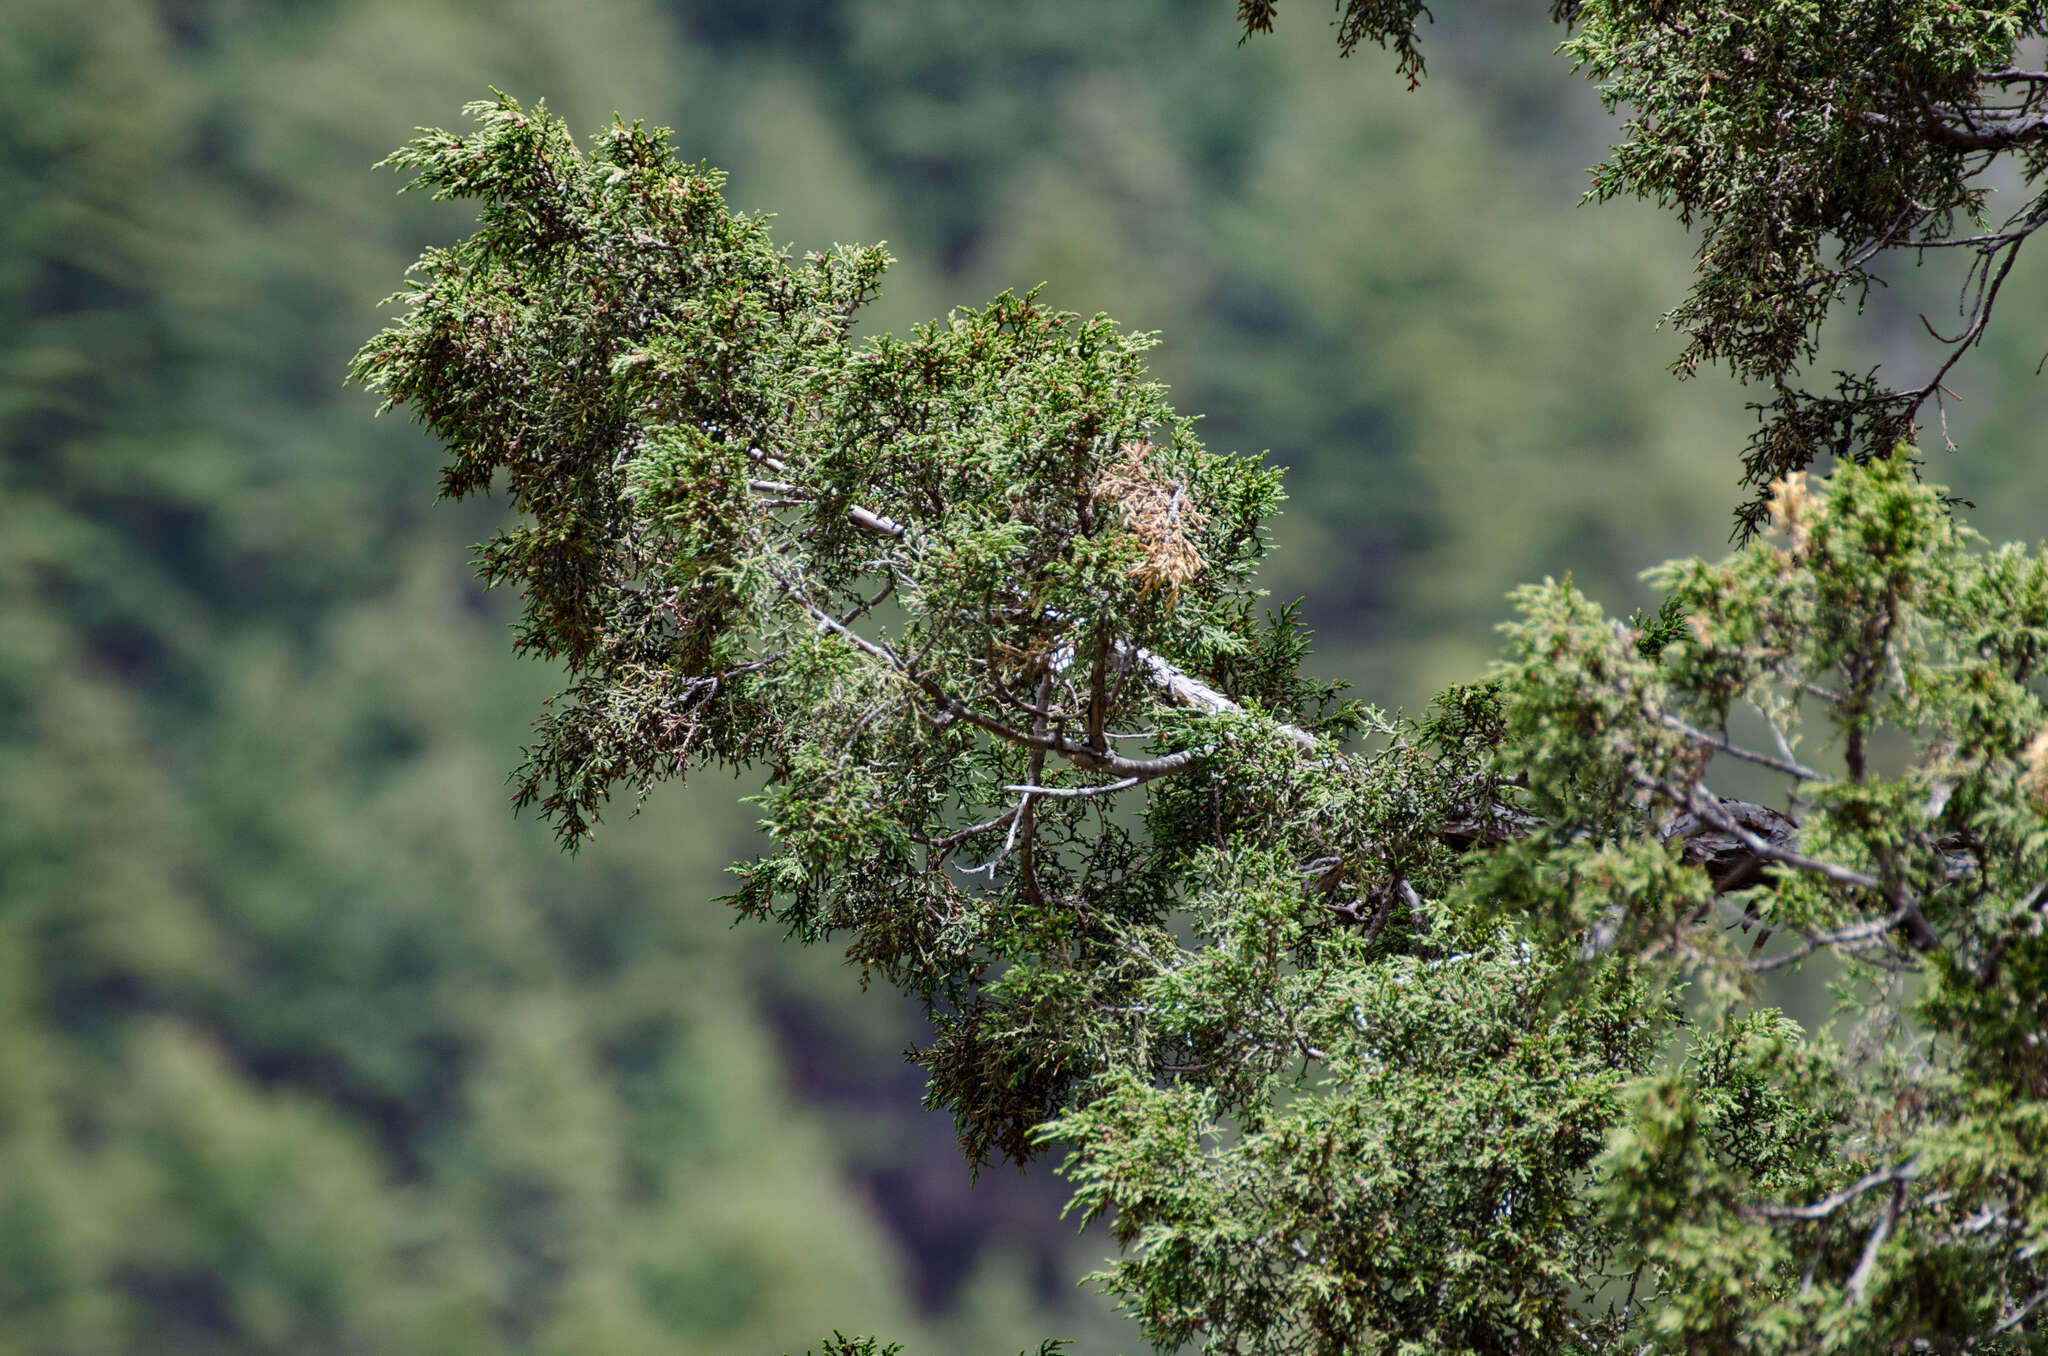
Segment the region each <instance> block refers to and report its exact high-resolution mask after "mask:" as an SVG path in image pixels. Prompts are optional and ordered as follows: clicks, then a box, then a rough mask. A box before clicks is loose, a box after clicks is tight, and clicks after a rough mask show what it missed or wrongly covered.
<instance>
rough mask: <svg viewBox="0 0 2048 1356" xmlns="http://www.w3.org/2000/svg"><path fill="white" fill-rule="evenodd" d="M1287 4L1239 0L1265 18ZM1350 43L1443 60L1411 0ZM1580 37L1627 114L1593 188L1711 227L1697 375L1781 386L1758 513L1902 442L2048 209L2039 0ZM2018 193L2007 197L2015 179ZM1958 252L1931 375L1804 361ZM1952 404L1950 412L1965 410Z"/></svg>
mask: <svg viewBox="0 0 2048 1356" xmlns="http://www.w3.org/2000/svg"><path fill="white" fill-rule="evenodd" d="M1274 8H1275V7H1274V5H1273V4H1271V3H1269V0H1240V3H1239V5H1238V17H1239V21H1240V22H1241V23H1242V24H1243V26H1244V28H1245V31H1246V33H1247V34H1250V33H1252V32H1255V31H1270V29H1271V26H1272V15H1273V11H1274ZM1338 9H1339V11H1340V13H1341V16H1342V17H1341V19H1340V22H1339V45H1340V49H1341V50H1342V51H1344V52H1346V53H1347V54H1348V53H1349V52H1350V50H1351V49H1352V47H1354V46H1355V45H1356V44H1357V42H1358V41H1359V40H1360V39H1361V37H1369V38H1371V39H1373V40H1374V41H1376V42H1378V43H1379V44H1380V45H1381V46H1383V47H1391V48H1393V49H1394V50H1395V51H1396V52H1398V53H1399V54H1400V70H1401V72H1402V73H1403V74H1405V75H1407V76H1408V77H1409V80H1410V83H1411V84H1413V82H1414V81H1415V80H1417V79H1419V77H1420V75H1421V71H1422V61H1421V57H1420V54H1419V50H1418V48H1417V45H1416V44H1417V33H1416V22H1417V20H1418V18H1420V17H1423V16H1425V15H1426V14H1427V11H1426V10H1425V9H1423V7H1422V6H1420V5H1418V4H1413V3H1388V2H1387V0H1339V4H1338ZM1551 14H1552V18H1553V19H1554V20H1555V21H1556V22H1558V23H1560V24H1562V25H1564V26H1565V27H1566V29H1567V30H1568V31H1567V35H1566V37H1565V40H1564V42H1563V43H1562V45H1561V46H1560V49H1559V50H1560V51H1562V52H1563V53H1564V54H1565V55H1566V56H1568V57H1569V58H1570V59H1571V61H1572V62H1573V64H1574V67H1575V68H1576V69H1579V70H1581V71H1583V72H1584V73H1585V74H1586V76H1587V77H1588V78H1589V79H1591V80H1594V81H1596V82H1598V83H1599V85H1600V92H1601V98H1602V100H1603V101H1604V102H1605V104H1606V105H1607V107H1608V109H1609V110H1610V111H1614V112H1624V111H1625V113H1626V117H1627V121H1626V122H1625V123H1624V124H1623V126H1622V128H1621V137H1622V139H1621V141H1620V142H1619V143H1618V144H1617V145H1615V146H1614V147H1613V148H1612V150H1611V151H1610V153H1609V156H1608V158H1607V160H1606V161H1604V162H1603V163H1602V164H1600V165H1598V166H1596V167H1595V168H1594V169H1593V171H1592V187H1591V189H1590V190H1589V192H1588V195H1587V196H1588V197H1589V198H1590V199H1594V200H1599V201H1606V200H1608V199H1611V198H1614V197H1617V196H1622V195H1633V196H1636V197H1640V198H1644V199H1647V200H1649V201H1651V202H1654V203H1656V204H1657V206H1658V207H1660V208H1663V209H1665V210H1667V211H1669V212H1671V213H1672V214H1674V215H1675V216H1676V217H1677V218H1678V220H1679V221H1680V222H1681V223H1682V224H1684V225H1686V226H1688V227H1692V226H1694V225H1697V227H1698V233H1699V247H1698V256H1697V257H1698V264H1699V267H1698V271H1697V276H1696V278H1695V280H1694V282H1693V284H1692V286H1691V290H1690V292H1689V293H1688V295H1687V296H1686V298H1685V299H1684V300H1683V301H1682V302H1681V303H1680V304H1679V305H1678V306H1676V307H1675V308H1673V309H1672V310H1671V311H1670V313H1669V314H1668V315H1667V317H1666V319H1667V320H1669V321H1670V322H1671V323H1672V324H1673V325H1675V326H1676V327H1677V328H1678V329H1679V330H1681V331H1682V332H1683V333H1684V334H1685V335H1686V338H1687V344H1686V347H1685V349H1684V351H1683V352H1682V353H1681V354H1680V355H1679V357H1678V359H1677V360H1676V362H1675V363H1674V364H1673V370H1674V371H1676V372H1678V373H1679V374H1680V375H1681V376H1690V375H1691V374H1693V373H1694V372H1695V371H1697V370H1698V369H1699V368H1700V367H1701V366H1702V365H1714V364H1721V365H1725V366H1726V367H1727V368H1728V370H1729V371H1730V372H1731V373H1733V374H1734V375H1735V376H1737V377H1739V378H1742V379H1744V380H1745V381H1753V382H1756V383H1759V384H1761V385H1763V386H1765V387H1766V388H1767V390H1768V392H1769V395H1768V398H1767V399H1765V400H1763V401H1760V402H1759V403H1757V404H1756V405H1754V406H1753V407H1752V408H1754V409H1756V410H1757V411H1758V413H1759V416H1760V423H1761V427H1760V428H1759V429H1758V431H1757V433H1756V434H1755V436H1754V437H1753V438H1752V439H1751V441H1750V445H1749V448H1748V450H1747V452H1746V453H1745V455H1744V458H1743V467H1744V484H1745V485H1746V486H1747V487H1748V488H1749V489H1750V490H1751V492H1752V493H1751V496H1750V498H1749V499H1748V500H1747V501H1746V502H1745V503H1744V504H1743V505H1742V506H1741V507H1740V508H1739V509H1738V511H1737V515H1736V522H1737V531H1738V533H1739V534H1740V535H1743V536H1747V535H1748V534H1750V533H1752V532H1755V531H1757V530H1758V529H1759V527H1760V526H1761V525H1762V522H1763V513H1764V502H1765V499H1766V497H1767V495H1768V492H1769V488H1770V485H1771V483H1772V482H1773V481H1774V480H1776V479H1777V478H1778V477H1779V476H1782V475H1785V474H1788V473H1790V472H1793V471H1798V470H1802V469H1805V468H1806V467H1808V466H1811V465H1813V464H1814V463H1815V462H1816V461H1817V460H1820V459H1823V458H1828V457H1834V458H1841V459H1854V460H1867V459H1869V458H1872V457H1887V456H1890V455H1891V454H1892V452H1893V450H1894V448H1895V447H1896V446H1897V445H1898V444H1899V443H1900V442H1901V441H1905V440H1910V439H1911V438H1912V437H1913V434H1914V429H1915V427H1916V421H1917V420H1918V419H1919V418H1920V417H1921V416H1922V413H1923V410H1924V408H1925V407H1927V406H1928V405H1929V404H1930V402H1931V403H1932V404H1933V405H1934V406H1935V407H1936V408H1941V407H1942V398H1943V396H1944V394H1947V395H1950V396H1952V395H1953V392H1949V391H1947V390H1946V388H1945V387H1944V385H1943V380H1944V378H1946V377H1947V375H1948V373H1949V371H1950V370H1951V369H1952V368H1953V367H1954V366H1955V364H1956V363H1957V361H1959V360H1960V359H1961V357H1962V356H1963V354H1964V353H1965V352H1966V351H1967V350H1969V349H1970V348H1972V347H1973V346H1975V345H1976V344H1977V343H1979V342H1980V341H1981V339H1982V338H1983V335H1984V332H1985V328H1986V326H1987V324H1988V322H1989V320H1990V317H1991V312H1992V309H1993V307H1994V306H1995V305H1996V303H1997V300H1998V297H1999V293H2000V291H2001V289H2002V288H2003V287H2004V285H2005V282H2006V279H2007V277H2008V275H2009V274H2010V273H2011V271H2012V267H2013V264H2014V262H2015V260H2016V259H2017V258H2018V255H2019V253H2020V250H2021V248H2022V247H2023V246H2024V245H2025V243H2026V242H2027V240H2028V239H2029V238H2031V236H2032V235H2033V233H2034V231H2035V230H2037V229H2038V228H2039V227H2040V226H2041V225H2042V224H2043V223H2044V222H2048V213H2044V211H2043V207H2044V203H2048V198H2044V196H2043V193H2042V184H2041V178H2042V174H2043V172H2044V170H2048V151H2044V148H2048V122H2044V121H2043V118H2042V112H2043V105H2042V99H2043V97H2044V91H2043V88H2042V82H2041V80H2040V78H2039V73H2038V72H2030V71H2028V70H2025V69H2023V68H2022V66H2021V65H2016V64H2015V63H2016V62H2019V61H2021V54H2022V53H2023V52H2024V51H2026V50H2027V48H2028V44H2030V43H2035V42H2038V41H2039V39H2040V38H2041V37H2042V36H2043V35H2044V34H2048V17H2044V14H2043V11H2042V10H2041V8H2040V6H2038V5H2035V4H2031V3H2024V2H2022V0H2006V2H2005V3H1993V4H1961V3H1955V2H1954V0H1912V2H1911V3H1897V0H1869V2H1868V3H1863V2H1861V0H1858V2H1854V3H1840V4H1814V3H1810V2H1809V0H1770V2H1769V3H1764V4H1748V5H1728V4H1718V3H1678V4H1672V3H1666V2H1665V0H1555V2H1554V3H1553V4H1552V6H1551ZM2009 181H2016V183H2017V188H2018V196H2019V198H2020V202H2019V205H2018V206H2017V207H2015V208H2014V209H2012V210H2010V211H2009V212H2005V213H2003V214H2002V215H2000V214H1996V213H1994V212H1993V211H1992V200H1993V198H1994V195H1995V194H1996V193H2000V192H2005V193H2011V192H2013V191H2014V184H2013V183H2012V182H2009ZM1930 250H1931V251H1937V252H1938V251H1944V250H1957V251H1959V252H1961V254H1962V256H1963V257H1964V259H1965V260H1966V261H1967V262H1966V268H1965V272H1964V275H1963V277H1962V279H1961V280H1960V281H1961V287H1960V300H1959V302H1958V305H1957V310H1958V316H1957V321H1956V323H1955V324H1954V325H1953V326H1952V327H1951V328H1952V329H1953V333H1952V334H1943V333H1941V332H1939V331H1937V330H1936V329H1935V328H1934V326H1932V325H1928V326H1927V329H1928V331H1929V333H1930V334H1933V335H1935V337H1936V338H1938V339H1939V340H1940V342H1941V343H1942V344H1943V345H1944V346H1946V347H1947V348H1948V349H1949V350H1950V351H1949V352H1948V353H1947V355H1946V356H1945V358H1944V359H1943V360H1942V361H1940V362H1939V363H1938V365H1937V366H1936V367H1935V370H1933V371H1932V373H1931V374H1930V375H1928V376H1926V377H1925V379H1924V380H1918V381H1913V382H1908V383H1907V384H1904V385H1894V384H1891V383H1888V382H1886V381H1881V380H1879V379H1878V376H1877V371H1876V369H1875V368H1874V367H1873V368H1872V369H1871V370H1870V371H1868V372H1862V373H1858V372H1852V371H1836V372H1835V373H1834V374H1833V377H1834V382H1833V389H1832V390H1831V391H1822V392H1813V391H1808V390H1805V389H1803V388H1801V387H1799V386H1798V385H1796V384H1795V383H1796V381H1797V379H1798V377H1799V375H1800V373H1801V372H1802V371H1803V370H1805V369H1807V368H1809V367H1811V366H1812V365H1813V363H1814V362H1815V360H1816V359H1817V358H1818V357H1819V356H1820V353H1821V348H1820V336H1821V329H1822V326H1823V323H1824V322H1825V321H1827V320H1828V319H1829V317H1830V316H1832V315H1833V314H1835V312H1836V311H1837V310H1838V309H1839V308H1841V307H1842V306H1844V305H1845V304H1848V305H1852V306H1853V307H1854V308H1855V309H1858V310H1860V309H1862V306H1863V304H1864V302H1865V301H1866V300H1867V299H1868V297H1869V295H1870V292H1871V289H1872V287H1873V286H1882V285H1884V283H1885V281H1886V278H1885V269H1886V266H1887V264H1888V263H1889V262H1890V261H1891V259H1892V258H1893V257H1894V256H1895V254H1897V253H1898V252H1905V251H1910V252H1912V253H1913V254H1914V257H1915V258H1916V260H1917V259H1919V258H1922V257H1924V256H1925V255H1926V253H1927V252H1928V251H1930ZM1944 413H1945V411H1944Z"/></svg>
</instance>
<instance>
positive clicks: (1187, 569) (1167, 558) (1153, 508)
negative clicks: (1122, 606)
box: [1095, 442, 1208, 603]
mask: <svg viewBox="0 0 2048 1356" xmlns="http://www.w3.org/2000/svg"><path fill="white" fill-rule="evenodd" d="M1121 450H1122V452H1123V461H1122V463H1121V464H1119V465H1117V466H1116V467H1114V468H1112V469H1111V470H1109V471H1107V472H1105V473H1104V474H1103V476H1102V478H1101V479H1100V480H1098V481H1096V482H1095V498H1096V500H1097V502H1100V503H1113V504H1115V505H1116V506H1117V508H1118V509H1119V510H1121V512H1122V514H1123V524H1124V527H1125V528H1126V529H1127V530H1128V531H1129V532H1130V533H1131V535H1132V536H1134V537H1136V538H1137V539H1138V545H1139V546H1140V548H1142V551H1143V554H1142V556H1141V557H1140V558H1139V560H1138V563H1137V564H1135V565H1133V566H1132V567H1131V575H1132V577H1133V578H1135V579H1137V580H1138V581H1139V583H1140V584H1142V585H1143V587H1144V589H1145V591H1146V592H1147V593H1150V592H1151V591H1152V590H1154V589H1164V590H1165V591H1166V598H1167V601H1168V602H1169V603H1171V602H1172V601H1173V600H1174V598H1175V597H1176V596H1178V594H1179V593H1180V591H1181V589H1182V588H1183V587H1185V586H1186V585H1187V584H1189V583H1190V582H1191V581H1193V580H1194V578H1195V577H1196V576H1197V575H1199V574H1201V572H1202V568H1203V561H1202V555H1201V552H1199V551H1197V550H1196V549H1195V546H1194V543H1193V541H1191V540H1190V538H1192V537H1193V536H1194V535H1195V534H1196V533H1198V532H1200V531H1201V530H1202V527H1203V524H1204V523H1206V522H1207V521H1208V519H1207V516H1206V515H1205V514H1204V513H1203V512H1202V511H1201V509H1200V508H1198V507H1196V505H1195V502H1194V500H1193V499H1192V498H1191V497H1190V496H1189V495H1188V493H1187V487H1186V486H1185V485H1184V484H1182V483H1181V482H1179V481H1175V480H1171V479H1168V478H1167V477H1166V476H1163V475H1161V474H1160V472H1159V470H1158V468H1157V467H1155V466H1153V464H1152V451H1153V449H1152V445H1151V444H1150V443H1142V442H1130V443H1125V444H1124V445H1123V448H1122V449H1121Z"/></svg>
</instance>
